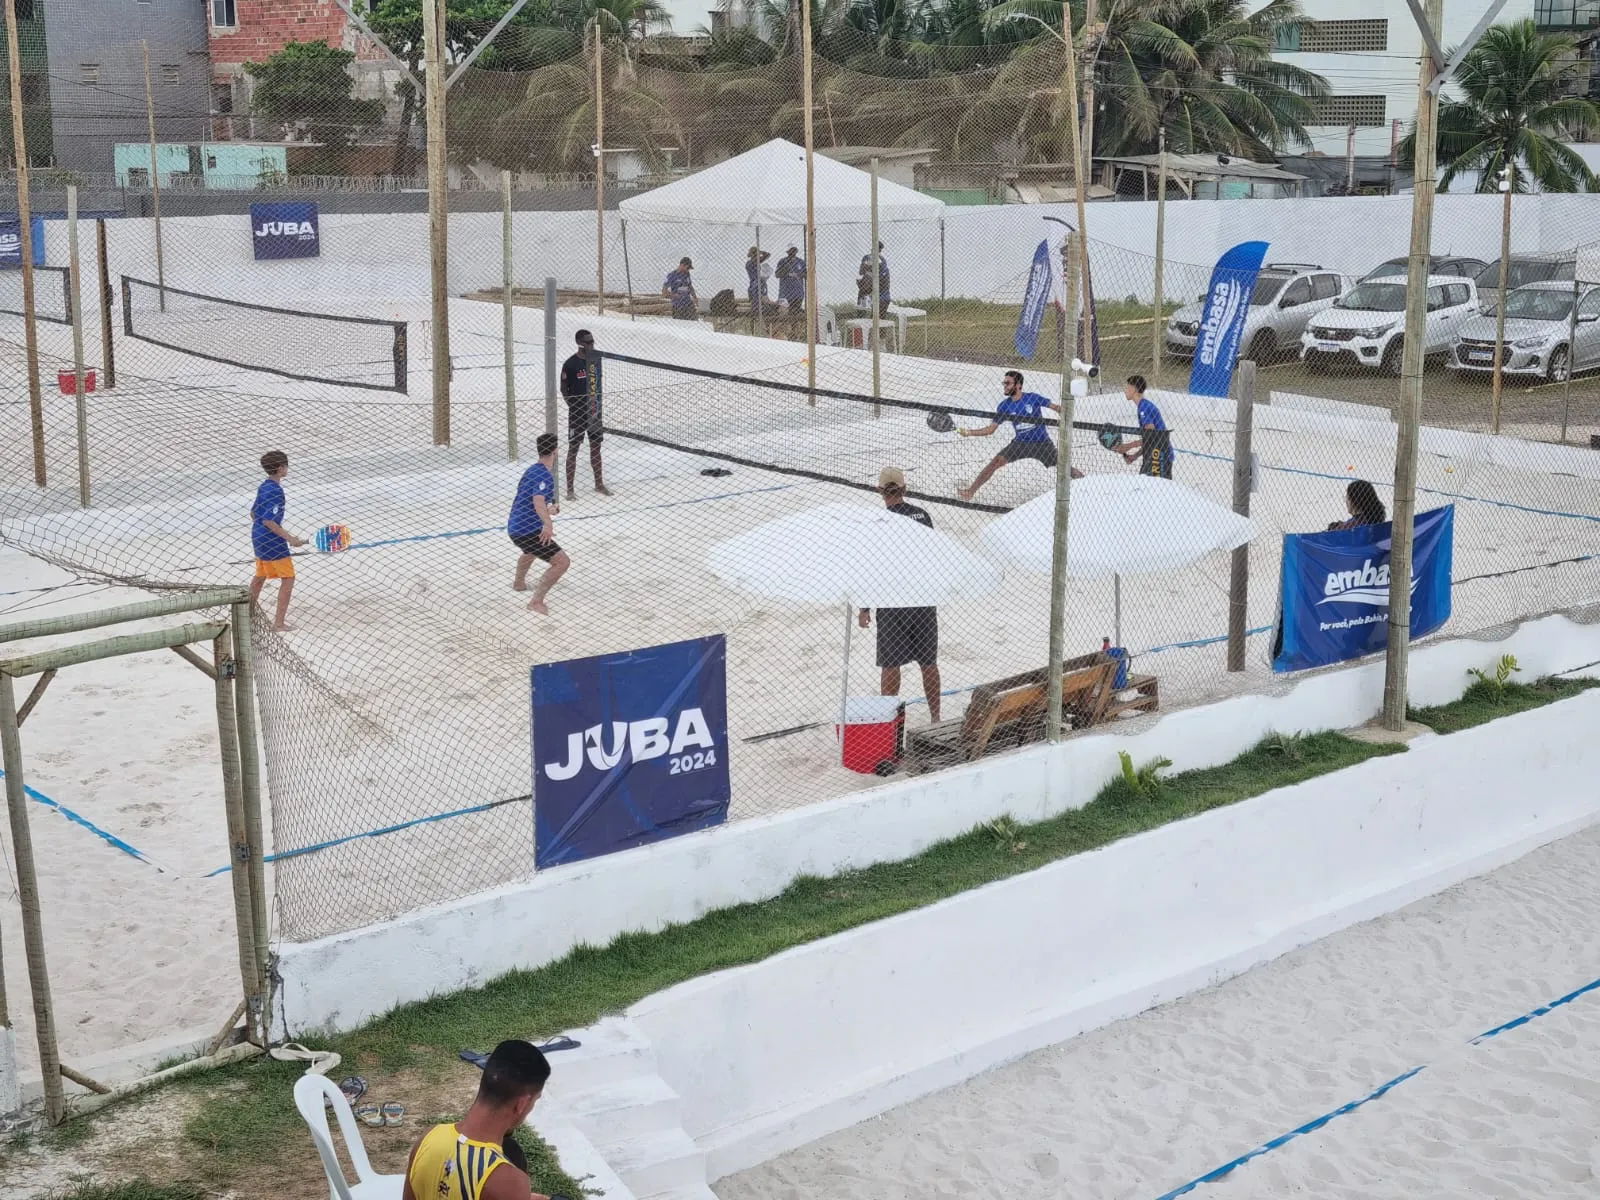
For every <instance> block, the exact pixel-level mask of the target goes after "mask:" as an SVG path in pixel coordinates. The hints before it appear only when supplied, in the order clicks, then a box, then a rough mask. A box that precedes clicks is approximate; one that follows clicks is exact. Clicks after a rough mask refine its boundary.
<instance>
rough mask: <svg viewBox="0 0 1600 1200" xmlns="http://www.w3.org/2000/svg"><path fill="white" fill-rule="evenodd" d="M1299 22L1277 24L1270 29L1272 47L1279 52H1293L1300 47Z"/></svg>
mask: <svg viewBox="0 0 1600 1200" xmlns="http://www.w3.org/2000/svg"><path fill="white" fill-rule="evenodd" d="M1303 28H1305V26H1303V25H1300V24H1298V23H1297V24H1294V25H1279V26H1278V27H1277V28H1276V29H1274V30H1273V31H1272V48H1273V49H1274V50H1276V51H1277V52H1278V53H1280V54H1293V53H1295V51H1297V50H1299V49H1300V31H1301V30H1302V29H1303Z"/></svg>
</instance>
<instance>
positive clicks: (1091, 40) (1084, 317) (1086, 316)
mask: <svg viewBox="0 0 1600 1200" xmlns="http://www.w3.org/2000/svg"><path fill="white" fill-rule="evenodd" d="M1066 7H1067V8H1068V10H1069V11H1070V9H1071V6H1070V5H1067V6H1066ZM1099 15H1100V6H1099V3H1098V0H1084V5H1083V56H1084V72H1083V123H1082V127H1081V129H1080V130H1079V133H1078V142H1077V144H1076V145H1075V146H1074V147H1073V152H1072V153H1073V160H1074V162H1076V163H1077V164H1078V166H1077V170H1075V171H1074V174H1076V175H1078V176H1079V178H1080V179H1081V180H1082V182H1080V183H1079V184H1078V187H1077V192H1078V196H1077V200H1078V253H1079V256H1080V257H1079V262H1078V274H1079V275H1080V276H1081V277H1082V279H1083V297H1082V302H1081V303H1080V304H1079V306H1078V314H1079V316H1078V319H1079V321H1080V322H1081V323H1082V327H1083V329H1084V330H1085V331H1086V334H1087V330H1088V328H1089V323H1090V322H1091V321H1092V320H1093V318H1094V313H1093V312H1092V311H1091V308H1090V305H1091V304H1092V302H1093V290H1092V289H1091V288H1090V286H1089V231H1088V229H1087V228H1085V226H1084V223H1083V206H1084V198H1085V189H1086V188H1087V187H1088V186H1089V183H1090V181H1091V177H1092V176H1093V175H1094V77H1095V74H1096V66H1097V64H1098V63H1099V60H1100V31H1099V29H1098V28H1097V27H1096V26H1097V25H1098V22H1099ZM1067 20H1068V21H1070V20H1071V17H1070V16H1069V17H1068V18H1067ZM1067 52H1068V53H1069V54H1071V53H1072V36H1071V32H1070V30H1069V31H1068V35H1067ZM1074 72H1076V64H1074ZM1070 336H1071V337H1073V338H1074V339H1076V338H1077V336H1078V326H1076V325H1074V326H1073V327H1072V330H1071V333H1070ZM1073 344H1074V345H1078V342H1077V341H1076V340H1075V341H1074V342H1073ZM1082 348H1083V353H1084V354H1085V355H1086V356H1088V357H1091V358H1092V357H1093V355H1094V345H1093V343H1092V341H1091V339H1090V338H1089V337H1088V336H1087V335H1086V336H1085V337H1084V338H1083V341H1082Z"/></svg>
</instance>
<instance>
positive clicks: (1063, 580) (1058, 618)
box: [1045, 229, 1083, 742]
mask: <svg viewBox="0 0 1600 1200" xmlns="http://www.w3.org/2000/svg"><path fill="white" fill-rule="evenodd" d="M1082 248H1083V237H1082V235H1081V234H1080V233H1078V231H1077V230H1075V229H1074V230H1072V231H1071V232H1070V233H1068V234H1067V261H1068V262H1070V263H1072V264H1074V265H1076V263H1077V260H1078V254H1079V253H1081V251H1082ZM1080 278H1081V276H1080V275H1079V274H1078V272H1077V271H1075V270H1074V271H1073V272H1072V274H1071V276H1070V277H1069V278H1068V279H1067V281H1066V282H1067V290H1066V297H1065V299H1066V303H1067V311H1066V313H1065V314H1064V316H1065V317H1066V324H1067V328H1068V329H1072V328H1074V327H1075V324H1076V322H1077V317H1078V280H1079V279H1080ZM1072 384H1073V379H1072V345H1071V339H1070V338H1064V339H1063V340H1062V346H1061V434H1060V442H1061V449H1060V452H1059V453H1058V454H1057V455H1056V505H1055V522H1054V527H1053V528H1052V530H1051V538H1050V667H1049V671H1048V674H1047V676H1046V677H1047V679H1048V680H1049V684H1048V687H1049V689H1050V690H1049V696H1048V698H1047V703H1046V705H1045V733H1046V737H1047V738H1048V740H1049V741H1051V742H1059V741H1060V740H1061V737H1062V734H1063V733H1064V730H1063V728H1062V725H1063V722H1062V712H1061V702H1062V696H1061V680H1062V676H1063V674H1064V668H1063V665H1062V664H1063V663H1064V661H1065V659H1066V641H1067V629H1066V625H1067V526H1068V521H1069V518H1070V516H1071V505H1072V421H1073V415H1074V412H1075V411H1076V408H1077V397H1076V396H1075V395H1074V394H1073V391H1072Z"/></svg>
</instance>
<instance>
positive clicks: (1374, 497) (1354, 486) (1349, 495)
mask: <svg viewBox="0 0 1600 1200" xmlns="http://www.w3.org/2000/svg"><path fill="white" fill-rule="evenodd" d="M1344 504H1345V507H1346V508H1347V509H1349V510H1350V516H1349V519H1347V520H1344V521H1335V522H1334V523H1333V524H1332V525H1329V526H1328V528H1329V529H1356V528H1358V527H1360V526H1362V525H1382V524H1383V523H1384V522H1385V521H1387V520H1388V519H1389V514H1388V512H1387V511H1386V510H1385V509H1384V507H1383V501H1382V500H1379V499H1378V491H1377V489H1376V488H1374V487H1373V486H1372V485H1371V484H1370V483H1368V482H1367V481H1366V480H1365V479H1353V480H1351V481H1350V486H1349V487H1347V488H1345V490H1344Z"/></svg>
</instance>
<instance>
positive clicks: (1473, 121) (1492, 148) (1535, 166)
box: [1398, 20, 1600, 192]
mask: <svg viewBox="0 0 1600 1200" xmlns="http://www.w3.org/2000/svg"><path fill="white" fill-rule="evenodd" d="M1575 49H1576V43H1575V42H1574V41H1573V40H1572V39H1571V38H1569V37H1564V36H1560V35H1555V34H1543V33H1540V32H1539V30H1538V29H1537V27H1536V26H1535V25H1534V23H1533V21H1532V20H1523V21H1511V22H1508V23H1506V24H1504V25H1495V26H1492V27H1491V28H1490V29H1489V30H1488V31H1487V32H1485V33H1484V35H1483V37H1482V38H1481V39H1480V40H1479V42H1478V44H1477V45H1476V46H1474V47H1473V48H1472V49H1471V50H1469V51H1468V52H1467V54H1466V57H1465V58H1463V59H1462V60H1461V65H1460V66H1459V67H1458V68H1457V69H1456V73H1455V75H1454V77H1453V78H1454V81H1455V86H1456V88H1457V89H1458V90H1459V91H1460V92H1461V99H1459V100H1456V99H1447V100H1442V101H1440V103H1439V117H1438V125H1437V127H1438V130H1439V165H1440V166H1441V167H1443V168H1444V169H1443V170H1442V171H1441V173H1440V175H1439V190H1440V191H1445V190H1446V189H1448V188H1449V186H1450V184H1451V182H1452V181H1453V180H1455V179H1456V177H1457V176H1459V175H1460V174H1462V173H1463V172H1467V171H1477V172H1479V175H1478V188H1477V190H1478V191H1480V192H1492V191H1495V190H1496V188H1497V187H1498V186H1499V173H1500V170H1501V168H1502V167H1504V166H1506V165H1507V164H1509V165H1510V167H1511V190H1512V191H1513V192H1524V191H1527V190H1528V185H1529V183H1530V182H1532V181H1537V182H1538V184H1539V186H1540V187H1541V188H1542V189H1543V190H1545V191H1547V192H1577V191H1584V190H1588V191H1595V190H1600V184H1597V181H1596V178H1595V175H1594V173H1593V172H1592V171H1590V169H1589V167H1588V164H1587V163H1585V162H1584V161H1583V159H1582V158H1580V157H1579V156H1578V155H1577V154H1576V153H1575V152H1574V151H1573V150H1572V148H1571V147H1570V146H1567V145H1564V144H1563V143H1562V142H1561V140H1560V138H1561V135H1563V134H1564V133H1567V132H1568V131H1570V130H1574V129H1580V128H1592V127H1593V126H1594V125H1595V124H1596V123H1600V108H1596V106H1595V105H1593V104H1591V103H1590V102H1589V101H1587V100H1582V99H1579V98H1578V97H1576V96H1570V95H1568V94H1567V92H1568V90H1569V84H1570V82H1571V80H1572V79H1573V77H1574V75H1575V73H1576V72H1577V71H1579V70H1580V69H1586V68H1587V63H1586V62H1583V63H1580V62H1579V61H1578V60H1577V58H1576V55H1575V53H1574V51H1575ZM1416 136H1417V135H1416V127H1415V126H1414V125H1413V127H1412V130H1411V132H1410V133H1408V134H1407V135H1406V136H1405V139H1404V140H1403V141H1402V142H1401V143H1400V145H1399V147H1398V153H1399V154H1401V155H1403V156H1404V159H1405V160H1410V159H1411V158H1412V157H1413V156H1414V155H1415V154H1416Z"/></svg>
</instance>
